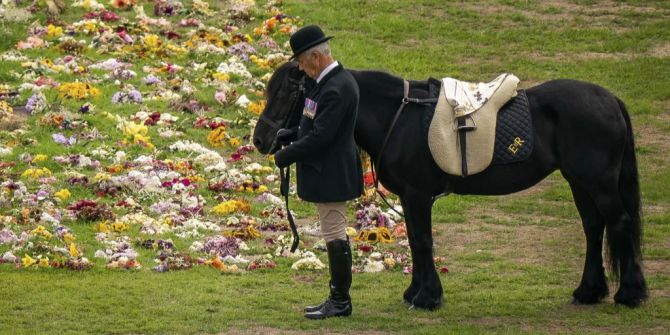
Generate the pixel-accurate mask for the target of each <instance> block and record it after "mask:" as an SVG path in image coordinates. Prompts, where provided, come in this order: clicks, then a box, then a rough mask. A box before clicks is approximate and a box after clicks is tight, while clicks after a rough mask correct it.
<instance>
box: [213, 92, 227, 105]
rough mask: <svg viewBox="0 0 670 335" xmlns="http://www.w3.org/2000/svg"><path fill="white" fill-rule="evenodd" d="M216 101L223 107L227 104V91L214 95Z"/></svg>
mask: <svg viewBox="0 0 670 335" xmlns="http://www.w3.org/2000/svg"><path fill="white" fill-rule="evenodd" d="M214 99H216V101H217V102H218V103H220V104H222V105H224V104H225V103H226V92H225V91H218V92H216V93H215V94H214Z"/></svg>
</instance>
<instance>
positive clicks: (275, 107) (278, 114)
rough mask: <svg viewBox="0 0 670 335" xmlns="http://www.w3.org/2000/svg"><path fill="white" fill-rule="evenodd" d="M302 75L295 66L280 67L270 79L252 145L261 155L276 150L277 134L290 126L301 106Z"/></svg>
mask: <svg viewBox="0 0 670 335" xmlns="http://www.w3.org/2000/svg"><path fill="white" fill-rule="evenodd" d="M304 83H305V73H304V72H302V71H300V69H299V68H298V63H296V62H288V63H286V64H284V65H282V66H280V67H279V68H278V69H277V70H276V71H275V73H274V74H273V75H272V78H270V82H269V83H268V86H267V89H266V92H265V97H266V99H267V101H266V104H265V109H264V110H263V112H262V113H261V116H260V117H259V119H258V123H256V128H255V129H254V146H255V147H256V149H258V151H259V152H260V153H262V154H272V153H274V152H276V151H277V150H278V149H279V146H278V145H277V131H279V129H281V128H289V127H291V126H293V125H294V124H295V123H296V122H297V121H298V120H299V116H300V112H301V110H302V108H303V105H304V95H305V89H304Z"/></svg>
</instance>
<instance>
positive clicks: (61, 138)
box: [51, 133, 77, 146]
mask: <svg viewBox="0 0 670 335" xmlns="http://www.w3.org/2000/svg"><path fill="white" fill-rule="evenodd" d="M51 137H52V138H53V140H54V142H56V143H58V144H62V145H64V146H71V145H73V144H75V143H77V138H75V137H74V136H70V137H69V138H68V137H65V135H63V134H61V133H56V134H53V135H51Z"/></svg>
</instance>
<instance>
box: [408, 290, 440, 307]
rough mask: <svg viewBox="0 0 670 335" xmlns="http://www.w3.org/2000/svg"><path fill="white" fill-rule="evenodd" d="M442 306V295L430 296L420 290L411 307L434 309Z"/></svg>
mask: <svg viewBox="0 0 670 335" xmlns="http://www.w3.org/2000/svg"><path fill="white" fill-rule="evenodd" d="M440 307H442V295H435V296H428V295H425V294H421V292H419V294H417V295H416V297H414V300H412V303H411V307H410V309H411V308H417V309H426V310H429V311H432V310H436V309H438V308H440Z"/></svg>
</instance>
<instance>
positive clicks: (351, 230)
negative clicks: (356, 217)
mask: <svg viewBox="0 0 670 335" xmlns="http://www.w3.org/2000/svg"><path fill="white" fill-rule="evenodd" d="M346 232H347V236H349V237H352V238H353V237H356V235H358V233H357V232H356V229H354V227H347V229H346Z"/></svg>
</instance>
